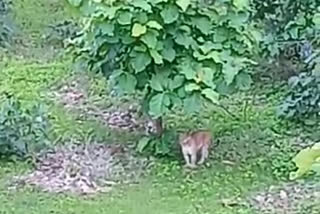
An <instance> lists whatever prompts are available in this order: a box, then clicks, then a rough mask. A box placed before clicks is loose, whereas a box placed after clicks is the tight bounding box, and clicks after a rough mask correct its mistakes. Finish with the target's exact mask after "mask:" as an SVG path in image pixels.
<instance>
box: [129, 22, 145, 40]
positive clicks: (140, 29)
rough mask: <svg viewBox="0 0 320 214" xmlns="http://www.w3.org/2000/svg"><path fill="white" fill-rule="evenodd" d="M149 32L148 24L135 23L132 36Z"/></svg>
mask: <svg viewBox="0 0 320 214" xmlns="http://www.w3.org/2000/svg"><path fill="white" fill-rule="evenodd" d="M146 32H147V28H146V26H143V25H141V24H139V23H135V24H134V25H133V28H132V36H134V37H139V36H141V35H143V34H145V33H146Z"/></svg>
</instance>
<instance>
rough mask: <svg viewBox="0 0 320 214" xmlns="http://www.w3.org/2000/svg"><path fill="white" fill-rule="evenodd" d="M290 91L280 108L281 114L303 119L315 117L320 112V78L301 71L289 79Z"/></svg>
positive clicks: (279, 112) (290, 117)
mask: <svg viewBox="0 0 320 214" xmlns="http://www.w3.org/2000/svg"><path fill="white" fill-rule="evenodd" d="M289 86H290V88H289V92H288V94H287V96H286V98H285V100H284V101H283V102H282V103H281V105H280V106H279V108H278V114H279V115H280V116H283V117H286V118H289V119H296V120H302V119H305V118H309V119H310V118H314V117H317V116H319V113H320V79H319V77H317V76H315V75H312V74H308V73H301V74H299V76H293V77H291V78H290V79H289Z"/></svg>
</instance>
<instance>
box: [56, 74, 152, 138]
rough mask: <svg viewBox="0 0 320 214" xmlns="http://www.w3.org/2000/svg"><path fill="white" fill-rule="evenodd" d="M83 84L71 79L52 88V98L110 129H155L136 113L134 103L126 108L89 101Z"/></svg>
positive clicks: (147, 131) (146, 131)
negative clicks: (56, 88)
mask: <svg viewBox="0 0 320 214" xmlns="http://www.w3.org/2000/svg"><path fill="white" fill-rule="evenodd" d="M87 84H89V83H87ZM84 85H85V84H83V83H81V80H74V81H71V82H70V83H69V84H66V85H64V86H62V87H60V88H59V89H58V90H54V92H53V98H54V99H55V100H56V101H57V102H58V103H61V104H62V105H63V106H64V107H65V108H66V109H70V110H75V111H77V112H78V113H79V114H80V115H83V116H85V117H87V116H90V117H93V118H96V119H97V120H99V121H101V122H102V123H103V124H105V125H106V126H107V127H109V128H112V129H119V130H125V131H138V132H144V133H152V132H154V131H155V130H153V129H154V127H152V122H151V121H150V120H148V119H146V118H142V117H140V116H139V115H138V110H137V106H135V105H134V104H132V105H130V106H129V107H127V108H126V109H121V108H119V107H117V106H113V105H111V106H103V107H102V106H97V105H95V103H92V102H90V101H89V95H88V92H87V90H86V89H85V87H86V86H84Z"/></svg>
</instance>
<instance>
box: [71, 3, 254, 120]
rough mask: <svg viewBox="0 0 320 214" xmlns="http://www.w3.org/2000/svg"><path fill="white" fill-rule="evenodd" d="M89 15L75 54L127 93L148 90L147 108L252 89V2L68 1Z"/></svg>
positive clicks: (193, 107)
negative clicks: (250, 87)
mask: <svg viewBox="0 0 320 214" xmlns="http://www.w3.org/2000/svg"><path fill="white" fill-rule="evenodd" d="M68 2H69V3H71V5H73V6H74V7H76V8H78V9H79V11H80V12H81V13H82V14H83V16H84V18H85V25H84V27H83V33H82V36H80V37H78V38H77V39H75V40H74V41H73V44H75V46H74V47H75V53H76V56H77V57H78V59H79V58H80V59H82V60H85V61H86V63H87V65H88V67H89V68H90V69H91V70H94V71H102V72H104V73H105V74H106V75H107V76H108V77H109V78H110V80H112V82H113V83H114V84H115V87H116V88H117V89H118V90H120V91H123V92H134V91H135V90H140V91H144V92H145V97H144V102H143V103H144V104H145V105H143V106H144V107H145V108H144V111H145V112H148V113H149V114H150V115H151V116H153V117H154V118H159V117H161V116H162V115H164V114H166V113H167V112H169V111H170V110H171V109H172V108H174V107H179V108H180V107H183V108H184V109H185V110H186V112H195V111H198V110H199V109H200V107H201V103H202V102H203V101H211V102H214V103H217V102H218V99H219V94H225V93H229V92H231V91H234V90H243V89H248V88H249V86H250V85H251V83H252V81H251V75H250V74H251V70H250V66H251V65H252V63H254V62H253V61H251V60H250V57H251V55H252V54H253V53H254V50H256V46H255V45H256V41H257V40H259V33H258V32H257V31H256V30H255V28H254V27H253V26H252V25H251V22H250V16H251V13H252V11H251V7H250V2H249V1H240V0H234V1H222V0H218V1H212V2H211V3H210V4H209V3H206V2H207V1H190V0H178V1H172V0H134V1H122V0H110V1H96V0H68Z"/></svg>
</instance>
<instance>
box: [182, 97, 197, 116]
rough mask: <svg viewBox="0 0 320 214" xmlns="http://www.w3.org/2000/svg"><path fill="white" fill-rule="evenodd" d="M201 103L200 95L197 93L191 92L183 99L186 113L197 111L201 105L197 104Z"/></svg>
mask: <svg viewBox="0 0 320 214" xmlns="http://www.w3.org/2000/svg"><path fill="white" fill-rule="evenodd" d="M200 103H201V97H200V94H199V93H193V94H192V95H191V96H189V97H187V98H186V99H184V103H183V105H184V110H185V111H186V112H187V113H192V112H196V111H199V110H200V108H201V105H199V104H200Z"/></svg>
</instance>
